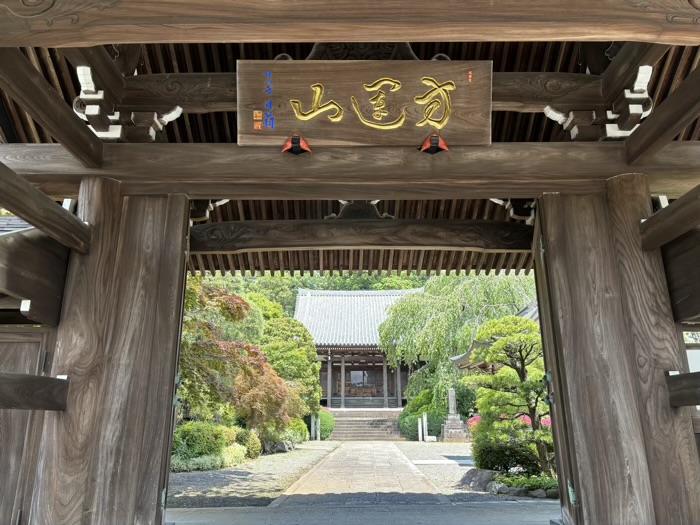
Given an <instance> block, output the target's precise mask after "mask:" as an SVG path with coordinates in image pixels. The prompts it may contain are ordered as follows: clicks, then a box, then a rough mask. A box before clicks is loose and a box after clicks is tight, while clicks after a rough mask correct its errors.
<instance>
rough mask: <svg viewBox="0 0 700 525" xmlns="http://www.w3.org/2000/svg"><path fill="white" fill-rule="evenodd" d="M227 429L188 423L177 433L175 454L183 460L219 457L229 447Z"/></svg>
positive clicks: (174, 441) (202, 423) (201, 423)
mask: <svg viewBox="0 0 700 525" xmlns="http://www.w3.org/2000/svg"><path fill="white" fill-rule="evenodd" d="M224 429H225V427H223V426H221V425H213V424H211V423H204V422H201V421H192V422H190V423H186V424H184V425H182V426H181V427H178V429H177V430H176V431H175V436H174V437H173V452H175V453H176V454H177V455H178V456H179V457H180V458H182V459H191V458H196V457H200V456H217V455H219V454H221V450H222V449H223V448H224V447H225V446H226V445H227V439H226V437H225V436H224Z"/></svg>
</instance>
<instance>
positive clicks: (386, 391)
mask: <svg viewBox="0 0 700 525" xmlns="http://www.w3.org/2000/svg"><path fill="white" fill-rule="evenodd" d="M382 374H383V384H384V408H389V374H388V370H387V368H386V357H384V358H382Z"/></svg>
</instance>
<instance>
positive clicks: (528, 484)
mask: <svg viewBox="0 0 700 525" xmlns="http://www.w3.org/2000/svg"><path fill="white" fill-rule="evenodd" d="M494 481H498V482H499V483H503V484H504V485H508V486H509V487H517V488H520V489H527V490H538V489H542V490H552V489H556V488H557V487H558V486H559V483H558V482H557V480H556V478H551V477H549V476H547V475H545V474H540V475H539V476H519V475H515V474H499V475H498V476H496V477H495V478H494Z"/></svg>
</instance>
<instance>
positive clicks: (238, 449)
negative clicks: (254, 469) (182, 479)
mask: <svg viewBox="0 0 700 525" xmlns="http://www.w3.org/2000/svg"><path fill="white" fill-rule="evenodd" d="M245 458H246V448H245V447H244V446H243V445H239V444H238V443H234V444H233V445H229V446H227V447H223V449H222V450H221V452H220V453H219V454H217V455H212V454H208V455H204V456H199V457H193V458H182V457H178V456H173V457H172V458H171V460H170V470H171V472H191V471H193V470H218V469H222V468H229V467H233V466H235V465H240V464H241V463H243V461H245Z"/></svg>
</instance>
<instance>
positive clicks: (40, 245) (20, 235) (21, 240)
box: [0, 228, 70, 326]
mask: <svg viewBox="0 0 700 525" xmlns="http://www.w3.org/2000/svg"><path fill="white" fill-rule="evenodd" d="M69 253H70V251H69V250H68V249H67V248H66V247H65V246H63V245H62V244H60V243H59V242H57V241H55V240H54V239H52V238H50V237H49V236H48V235H46V234H45V233H44V232H42V231H40V230H37V229H35V228H29V229H26V230H21V231H16V232H12V233H6V234H4V235H0V293H1V294H7V295H9V296H11V298H12V299H13V300H14V301H15V305H12V303H10V305H5V306H6V307H9V308H12V309H13V310H14V312H15V313H16V315H17V316H19V317H16V319H20V318H23V319H24V321H23V322H30V321H31V322H34V323H39V324H46V325H51V326H57V325H58V321H59V319H60V316H61V306H62V303H63V288H64V284H65V281H66V272H67V268H68V255H69ZM21 300H24V303H21ZM22 304H24V308H23V309H22V310H21V311H20V308H21V305H22ZM4 320H5V321H7V320H8V319H7V317H6V318H5V319H4ZM0 324H8V323H7V322H4V323H0Z"/></svg>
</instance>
